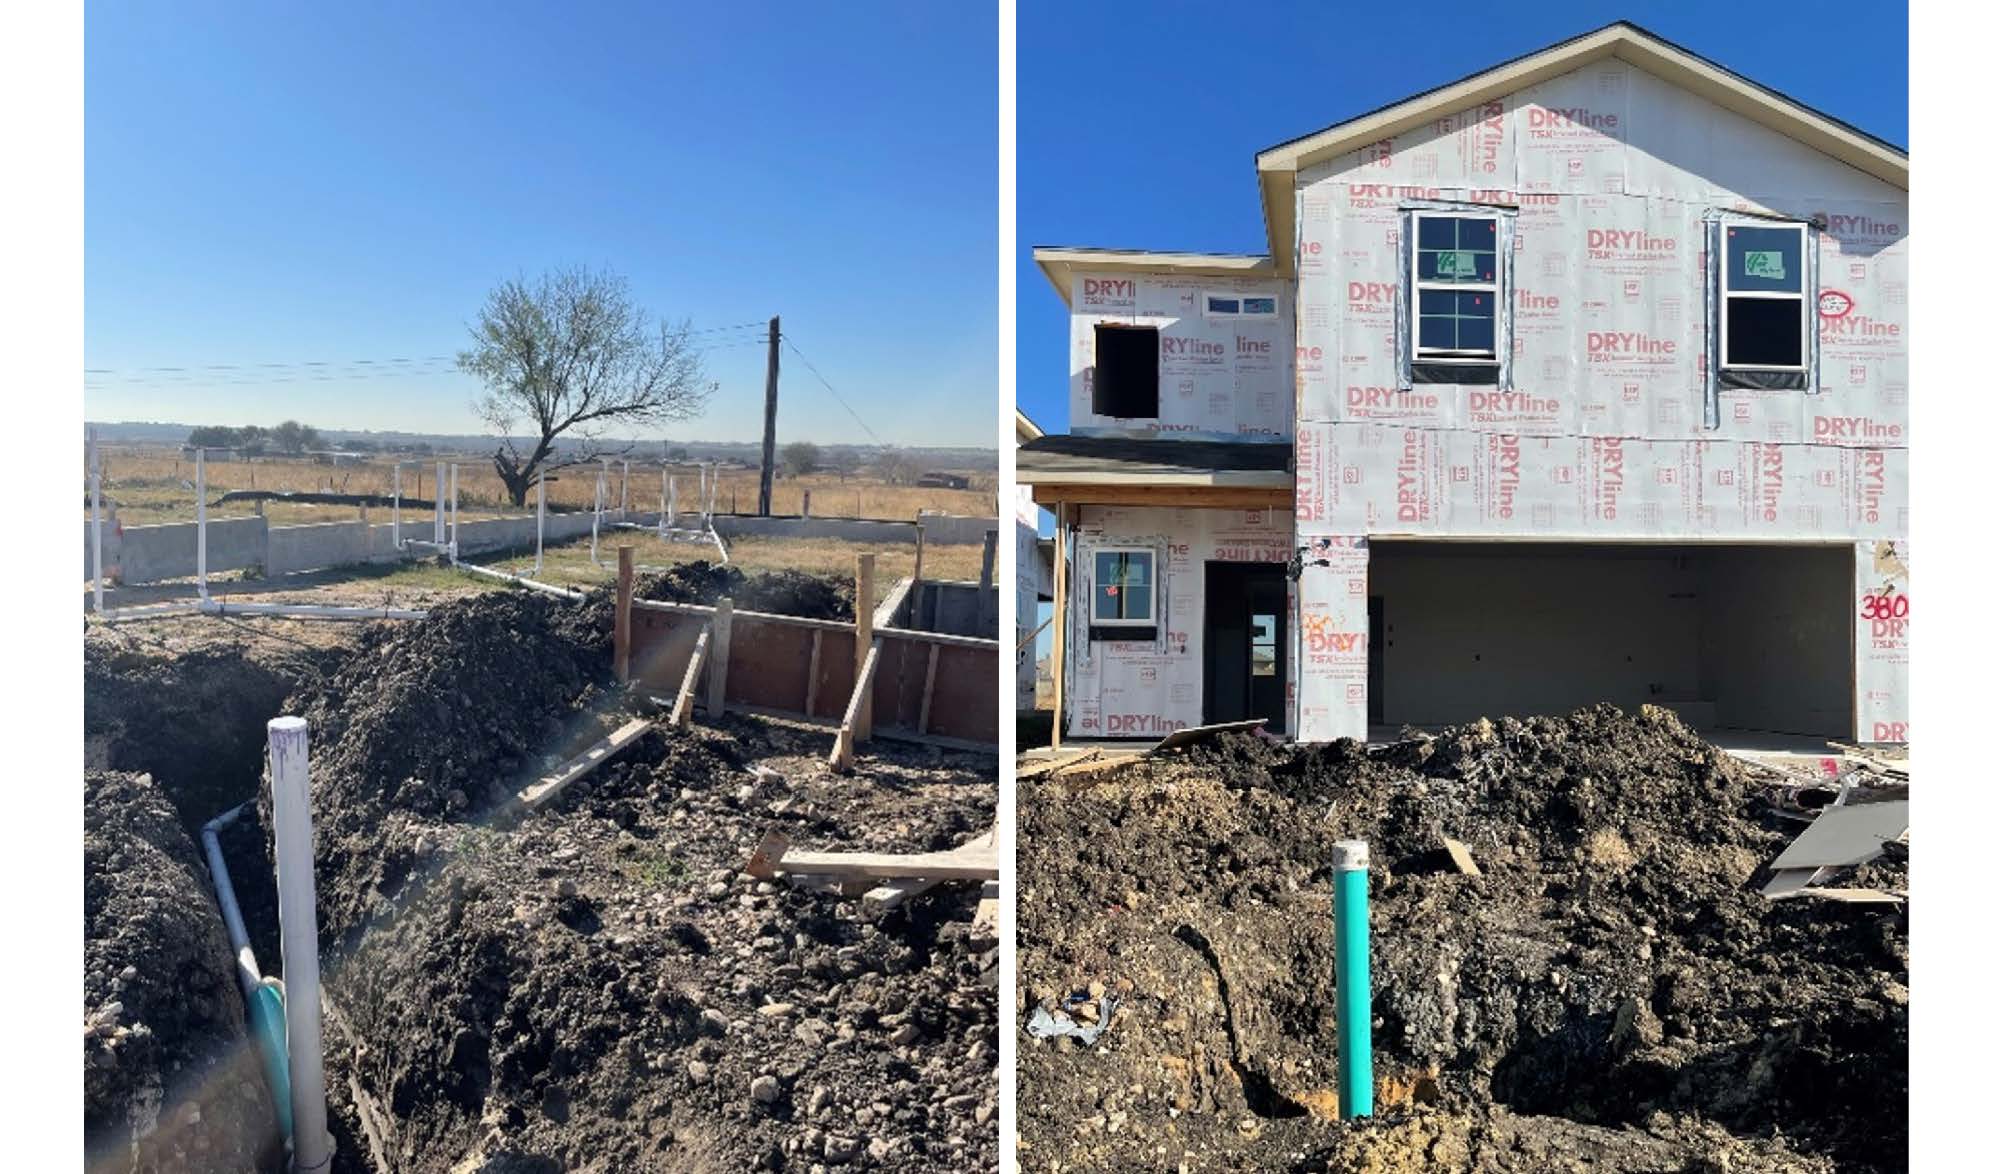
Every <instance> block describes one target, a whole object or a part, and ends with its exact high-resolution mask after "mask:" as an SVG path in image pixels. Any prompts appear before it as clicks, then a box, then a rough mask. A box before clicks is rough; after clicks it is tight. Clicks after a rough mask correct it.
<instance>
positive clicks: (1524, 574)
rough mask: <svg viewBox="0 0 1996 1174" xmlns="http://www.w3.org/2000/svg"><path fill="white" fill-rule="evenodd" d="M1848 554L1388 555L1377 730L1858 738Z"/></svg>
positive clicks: (1772, 550) (1422, 548)
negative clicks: (1541, 726)
mask: <svg viewBox="0 0 1996 1174" xmlns="http://www.w3.org/2000/svg"><path fill="white" fill-rule="evenodd" d="M1853 579H1854V576H1853V572H1852V555H1851V549H1850V547H1848V546H1771V545H1764V546H1717V545H1713V546H1703V545H1701V546H1615V545H1598V544H1577V543H1545V544H1540V543H1456V542H1446V543H1445V542H1383V541H1375V542H1374V543H1373V544H1372V560H1371V570H1370V585H1369V592H1368V594H1369V596H1370V599H1369V601H1368V602H1369V604H1370V607H1369V609H1368V610H1369V611H1370V613H1371V616H1372V621H1373V627H1372V648H1373V650H1374V653H1375V657H1376V659H1375V660H1374V662H1373V664H1372V666H1371V669H1370V674H1369V675H1370V680H1369V682H1368V689H1369V694H1370V696H1369V700H1370V702H1371V705H1372V710H1373V712H1372V714H1371V715H1370V716H1371V719H1372V721H1373V722H1374V723H1376V724H1380V725H1385V726H1388V727H1395V728H1397V727H1399V726H1403V725H1414V726H1432V725H1444V724H1449V723H1455V722H1464V721H1474V720H1476V719H1477V718H1479V717H1493V718H1494V717H1499V716H1503V715H1507V714H1508V715H1523V714H1534V713H1558V712H1565V711H1567V710H1571V709H1573V708H1575V707H1577V706H1582V705H1591V704H1594V703H1596V702H1600V701H1609V702H1613V703H1615V704H1616V705H1620V706H1624V707H1631V706H1636V705H1642V704H1646V703H1647V704H1655V705H1663V706H1668V707H1670V708H1672V709H1675V710H1676V711H1677V712H1678V715H1679V716H1680V717H1682V718H1683V719H1684V720H1685V722H1687V723H1688V724H1690V725H1692V726H1695V727H1697V728H1699V729H1702V730H1750V731H1766V732H1770V733H1781V734H1800V735H1809V736H1817V737H1832V738H1841V737H1847V736H1849V734H1850V732H1851V721H1852V716H1851V707H1852V671H1853V667H1852V657H1853V653H1852V647H1853V639H1854V632H1853V628H1852V625H1853V624H1854V623H1855V615H1856V608H1855V605H1854V599H1853V591H1854V590H1855V587H1854V583H1853Z"/></svg>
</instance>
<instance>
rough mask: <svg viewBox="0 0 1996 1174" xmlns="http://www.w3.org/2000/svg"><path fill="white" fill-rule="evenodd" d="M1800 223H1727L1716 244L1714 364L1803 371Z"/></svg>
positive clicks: (1803, 286) (1806, 347)
mask: <svg viewBox="0 0 1996 1174" xmlns="http://www.w3.org/2000/svg"><path fill="white" fill-rule="evenodd" d="M1807 231H1808V230H1807V227H1806V226H1805V225H1800V224H1795V225H1787V224H1781V225H1774V224H1768V225H1760V224H1739V223H1729V224H1727V225H1726V226H1725V239H1724V241H1723V243H1722V247H1721V248H1720V250H1719V256H1720V282H1721V285H1720V297H1719V311H1720V317H1719V365H1720V366H1721V367H1723V368H1727V369H1734V368H1748V369H1753V370H1760V371H1806V370H1807V369H1808V361H1809V340H1808V327H1809V313H1808V309H1809V303H1808V297H1807V294H1806V288H1807V287H1806V284H1805V277H1806V275H1805V274H1804V273H1803V254H1804V252H1805V249H1806V246H1807V243H1808V241H1807V237H1806V233H1807Z"/></svg>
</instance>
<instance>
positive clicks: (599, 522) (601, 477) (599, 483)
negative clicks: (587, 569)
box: [589, 461, 610, 567]
mask: <svg viewBox="0 0 1996 1174" xmlns="http://www.w3.org/2000/svg"><path fill="white" fill-rule="evenodd" d="M609 476H610V462H608V461H604V462H603V466H602V467H601V468H599V469H597V470H596V511H595V513H593V514H591V515H590V518H589V561H590V562H592V563H595V564H596V565H597V566H599V567H600V566H602V565H603V560H602V559H600V558H598V557H596V534H597V531H599V530H601V529H602V528H603V495H604V493H606V492H607V491H608V488H609V487H608V485H607V484H606V482H607V481H608V480H609Z"/></svg>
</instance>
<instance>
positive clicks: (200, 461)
mask: <svg viewBox="0 0 1996 1174" xmlns="http://www.w3.org/2000/svg"><path fill="white" fill-rule="evenodd" d="M194 581H195V584H196V585H197V586H198V587H199V588H200V591H201V598H203V599H206V598H208V450H207V449H205V448H197V449H195V450H194Z"/></svg>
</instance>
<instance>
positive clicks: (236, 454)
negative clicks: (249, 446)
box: [180, 444, 243, 465]
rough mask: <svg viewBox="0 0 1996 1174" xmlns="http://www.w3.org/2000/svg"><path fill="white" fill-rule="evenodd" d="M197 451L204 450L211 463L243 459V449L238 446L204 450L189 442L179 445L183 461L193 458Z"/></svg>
mask: <svg viewBox="0 0 1996 1174" xmlns="http://www.w3.org/2000/svg"><path fill="white" fill-rule="evenodd" d="M197 451H206V452H207V454H208V456H207V460H208V463H209V464H211V465H212V464H217V463H219V462H224V461H240V460H242V459H243V450H241V449H239V448H211V449H206V450H197V449H196V448H195V447H194V446H193V445H191V444H183V445H181V446H180V459H181V460H183V461H191V460H193V459H194V454H195V453H196V452H197Z"/></svg>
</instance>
